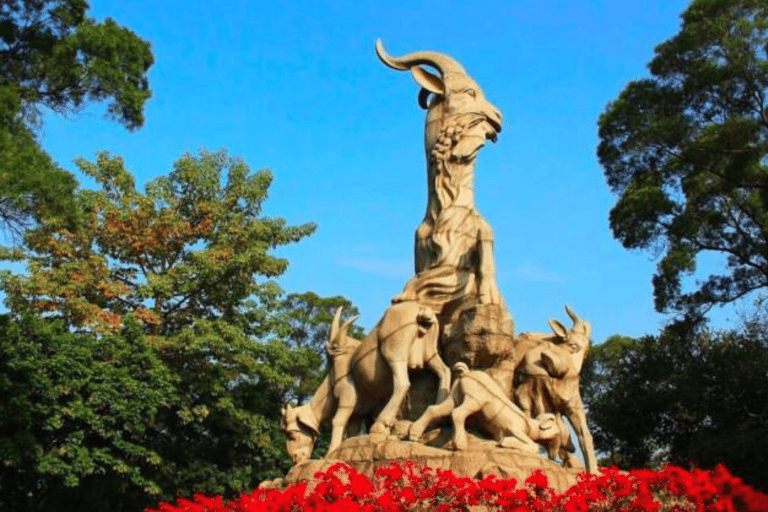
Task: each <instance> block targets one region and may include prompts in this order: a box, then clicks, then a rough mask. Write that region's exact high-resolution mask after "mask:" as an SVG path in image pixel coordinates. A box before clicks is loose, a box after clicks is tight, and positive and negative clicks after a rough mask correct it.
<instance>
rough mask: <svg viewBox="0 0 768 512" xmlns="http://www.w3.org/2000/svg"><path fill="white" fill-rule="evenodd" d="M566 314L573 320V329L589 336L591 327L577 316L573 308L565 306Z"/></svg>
mask: <svg viewBox="0 0 768 512" xmlns="http://www.w3.org/2000/svg"><path fill="white" fill-rule="evenodd" d="M565 312H566V313H568V316H569V317H571V320H573V329H574V330H576V328H578V329H580V330H581V331H582V332H583V333H586V334H587V335H589V332H590V330H591V328H590V325H589V324H588V323H587V322H585V321H584V320H582V319H581V318H579V315H577V314H576V312H574V311H573V310H572V309H571V308H569V307H568V305H567V304H566V305H565Z"/></svg>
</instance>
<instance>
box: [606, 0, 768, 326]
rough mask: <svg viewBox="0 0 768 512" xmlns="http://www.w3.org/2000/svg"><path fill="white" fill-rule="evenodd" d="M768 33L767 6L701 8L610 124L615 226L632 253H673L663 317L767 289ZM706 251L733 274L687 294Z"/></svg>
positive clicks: (693, 8) (708, 3)
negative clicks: (686, 282)
mask: <svg viewBox="0 0 768 512" xmlns="http://www.w3.org/2000/svg"><path fill="white" fill-rule="evenodd" d="M766 31H768V5H767V4H766V3H765V2H764V1H762V0H727V1H726V0H695V1H694V2H692V3H691V5H690V6H689V7H688V9H687V10H686V11H685V12H684V13H683V14H682V28H681V30H680V32H679V33H678V34H677V35H676V36H674V37H673V38H671V39H669V40H668V41H665V42H664V43H662V44H660V45H659V46H657V47H656V53H655V57H654V59H653V60H652V61H651V63H650V65H649V69H650V72H651V75H652V77H651V78H648V79H643V80H638V81H634V82H631V83H629V84H628V85H627V87H626V88H625V89H624V91H622V93H621V94H620V96H619V97H618V98H617V99H616V100H615V101H613V102H612V103H611V104H609V105H608V107H607V109H606V111H605V113H603V115H602V116H601V117H600V122H599V126H600V129H599V135H600V145H599V148H598V156H599V159H600V162H601V164H602V165H603V167H604V169H605V175H606V178H607V180H608V184H609V185H610V187H611V189H612V190H613V191H614V192H615V193H617V194H618V195H619V199H618V201H617V203H616V205H615V206H614V208H613V209H612V211H611V214H610V223H611V228H612V230H613V233H614V236H615V237H616V238H617V239H619V240H620V241H621V242H622V244H623V245H624V246H625V247H627V248H633V249H635V248H639V249H646V250H651V251H658V253H659V254H661V253H663V257H662V259H661V260H660V262H659V264H658V270H657V273H656V275H655V276H654V278H653V284H654V293H655V302H656V308H657V309H658V310H659V311H683V312H687V313H703V312H704V311H705V310H706V309H707V308H708V307H711V306H712V305H714V304H722V303H727V302H731V301H733V300H736V299H738V298H740V297H742V296H744V295H745V294H747V293H749V292H751V291H753V290H757V289H760V288H763V287H766V286H768V168H766V155H767V154H768V114H766V112H768V110H766V108H767V106H766V96H768V54H767V53H766V52H767V51H768V33H767V32H766ZM703 252H711V253H715V254H720V255H723V256H724V257H725V259H726V271H725V272H723V273H722V274H721V275H712V276H710V277H708V278H707V279H705V280H704V281H703V282H701V283H700V284H698V285H697V288H696V289H693V290H686V289H687V288H688V287H687V286H683V284H681V278H682V277H683V276H685V275H687V274H692V273H694V272H695V270H696V264H697V257H698V256H699V255H700V254H701V253H703ZM684 288H686V289H684Z"/></svg>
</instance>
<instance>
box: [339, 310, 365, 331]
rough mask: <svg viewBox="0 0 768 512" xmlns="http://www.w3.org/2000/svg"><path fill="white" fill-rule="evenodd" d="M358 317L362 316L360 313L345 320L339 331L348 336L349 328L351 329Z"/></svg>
mask: <svg viewBox="0 0 768 512" xmlns="http://www.w3.org/2000/svg"><path fill="white" fill-rule="evenodd" d="M358 318H360V316H359V315H358V316H353V317H352V318H350V319H349V320H347V321H346V322H344V325H342V326H341V329H339V332H340V333H341V335H342V336H346V335H347V330H348V329H349V326H350V325H352V322H354V321H355V320H357V319H358Z"/></svg>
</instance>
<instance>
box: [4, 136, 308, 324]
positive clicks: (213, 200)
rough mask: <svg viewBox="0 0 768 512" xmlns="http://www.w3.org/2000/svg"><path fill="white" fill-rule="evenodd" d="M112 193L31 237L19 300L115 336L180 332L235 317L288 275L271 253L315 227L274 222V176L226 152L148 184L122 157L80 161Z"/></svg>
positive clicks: (93, 195) (86, 199)
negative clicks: (139, 184)
mask: <svg viewBox="0 0 768 512" xmlns="http://www.w3.org/2000/svg"><path fill="white" fill-rule="evenodd" d="M77 164H78V166H79V167H80V169H81V171H82V172H83V173H85V174H87V175H89V176H91V177H92V178H94V179H95V180H96V182H97V183H98V185H99V186H100V189H98V190H84V191H80V192H78V202H79V203H78V204H79V206H80V215H79V222H78V224H77V227H76V228H75V229H69V228H68V229H65V228H64V227H62V226H60V225H59V224H58V223H57V222H56V220H55V219H52V220H50V221H48V222H46V223H45V224H42V225H40V226H38V227H37V228H35V229H33V230H31V231H30V232H29V233H28V234H27V236H26V237H25V246H26V250H27V254H26V256H27V263H28V268H27V271H28V273H27V275H26V276H21V275H6V276H5V277H4V279H3V288H4V289H5V291H6V294H7V296H8V298H9V300H10V301H11V302H12V303H15V305H17V306H18V305H26V306H28V307H32V308H35V309H37V310H39V311H44V312H48V313H49V314H55V315H58V316H61V317H63V318H65V319H66V321H67V322H68V323H70V324H72V325H74V326H77V327H79V328H81V329H85V330H92V331H97V332H110V331H115V330H117V329H119V328H120V327H121V325H122V324H123V321H124V319H125V316H126V315H129V314H132V315H134V316H135V317H136V318H137V319H138V320H139V321H140V322H142V323H143V324H144V325H145V326H146V329H147V331H148V332H150V333H153V334H169V333H173V332H178V330H179V329H181V328H183V327H184V326H187V325H191V323H192V322H193V320H194V319H195V318H216V317H221V316H226V315H227V314H230V315H234V313H235V311H236V310H237V309H238V308H240V307H241V306H242V304H243V301H245V300H246V299H247V298H248V297H249V296H250V295H252V294H253V293H255V291H256V290H257V289H258V286H259V284H260V282H262V280H261V279H260V278H264V279H268V278H271V277H275V276H277V275H280V274H281V273H282V272H283V271H284V270H285V268H286V267H287V262H286V261H285V260H284V259H281V258H276V257H274V256H272V255H271V254H269V251H270V250H271V249H273V248H274V247H277V246H279V245H283V244H285V243H290V242H295V241H298V240H300V239H301V238H303V237H304V236H307V235H309V234H310V233H312V231H314V225H312V224H304V225H300V226H287V225H286V223H285V221H284V220H283V219H279V218H277V219H273V218H269V217H262V216H260V214H261V209H262V203H263V201H264V200H265V199H266V197H267V189H268V187H269V185H270V183H271V180H272V176H271V174H270V173H269V172H268V171H259V172H255V173H253V172H251V171H250V169H249V168H248V166H247V165H246V164H245V163H244V162H243V161H242V160H240V159H236V158H232V157H229V156H228V155H227V154H226V152H225V151H218V152H207V151H205V150H202V151H200V152H199V154H198V155H190V154H186V155H184V156H182V158H180V159H179V160H177V162H176V163H175V164H174V169H173V171H172V172H171V173H170V174H169V175H167V176H161V177H160V178H157V179H155V180H153V181H151V182H149V183H148V184H147V186H146V191H145V193H141V192H139V191H137V190H136V187H135V182H134V179H133V176H132V175H131V174H130V173H129V172H128V171H127V170H126V169H125V167H124V162H123V160H122V159H121V158H119V157H113V156H110V155H109V154H107V153H99V154H98V155H97V159H96V161H95V162H88V161H86V160H83V159H80V160H78V161H77Z"/></svg>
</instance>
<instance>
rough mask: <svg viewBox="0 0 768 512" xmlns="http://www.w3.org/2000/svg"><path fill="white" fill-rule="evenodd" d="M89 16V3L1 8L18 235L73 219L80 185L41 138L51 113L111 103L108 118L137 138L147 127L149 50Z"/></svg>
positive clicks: (9, 194)
mask: <svg viewBox="0 0 768 512" xmlns="http://www.w3.org/2000/svg"><path fill="white" fill-rule="evenodd" d="M87 10H88V4H87V2H85V1H84V0H10V1H3V2H1V3H0V223H2V227H4V228H5V229H8V230H11V232H13V233H15V234H17V235H20V234H21V233H22V232H23V231H24V229H25V228H26V227H28V226H29V225H30V224H31V223H32V221H34V220H36V219H38V218H39V217H41V216H51V215H54V216H59V217H64V218H67V219H69V220H71V216H72V215H73V212H72V201H71V192H72V191H73V190H74V189H75V187H76V181H75V180H74V178H73V177H72V175H71V174H70V173H68V172H67V171H65V170H63V169H61V168H60V167H58V166H57V165H56V164H55V163H54V162H52V161H51V159H50V157H49V156H48V155H47V154H46V153H45V151H44V150H43V149H42V148H41V147H40V144H39V142H38V140H37V137H36V135H35V132H34V129H35V128H36V127H37V126H38V125H39V124H40V122H41V120H42V116H43V114H44V112H45V109H48V110H50V111H53V112H56V113H60V114H67V113H76V112H78V111H80V110H82V109H83V108H84V107H85V106H86V105H87V104H88V103H89V102H101V101H105V100H109V103H108V105H107V116H108V117H109V118H111V119H114V120H116V121H118V122H119V123H121V124H122V125H123V126H125V127H126V128H128V129H130V130H133V129H136V128H138V127H140V126H141V125H142V124H143V123H144V104H145V103H146V101H147V100H148V99H149V97H150V90H149V83H148V80H147V71H148V69H149V67H150V66H151V65H152V63H153V60H154V59H153V57H152V53H151V51H150V47H149V43H148V42H146V41H144V40H142V39H141V38H139V37H138V36H137V35H136V34H134V33H133V32H131V31H130V30H128V29H127V28H125V27H121V26H120V25H118V24H117V23H115V21H114V20H111V19H107V20H105V21H103V22H96V21H95V20H93V19H91V18H88V17H87V16H86V12H87Z"/></svg>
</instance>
